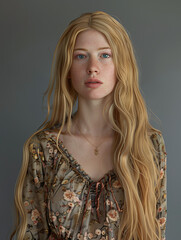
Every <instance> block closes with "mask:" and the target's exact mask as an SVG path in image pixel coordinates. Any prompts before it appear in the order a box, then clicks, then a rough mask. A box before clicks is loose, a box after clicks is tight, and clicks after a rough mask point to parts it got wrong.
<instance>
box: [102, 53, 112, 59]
mask: <svg viewBox="0 0 181 240" xmlns="http://www.w3.org/2000/svg"><path fill="white" fill-rule="evenodd" d="M102 56H103V58H109V57H110V55H109V54H108V53H103V54H102Z"/></svg>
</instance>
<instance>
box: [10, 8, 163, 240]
mask: <svg viewBox="0 0 181 240" xmlns="http://www.w3.org/2000/svg"><path fill="white" fill-rule="evenodd" d="M88 29H94V30H97V31H99V32H100V33H102V34H103V35H104V36H105V37H106V39H107V41H108V43H109V45H110V47H111V49H112V54H113V61H114V64H115V69H116V77H117V83H116V86H115V88H114V91H113V94H112V95H110V97H109V98H107V99H106V102H105V106H104V109H103V113H104V114H103V115H105V114H107V116H108V120H109V122H110V124H111V126H112V129H113V130H114V131H115V136H116V137H115V144H114V169H115V172H116V174H117V176H118V179H119V180H120V182H121V183H122V186H123V188H124V195H125V203H124V211H123V214H122V217H121V219H120V226H119V232H118V239H121V240H131V239H134V240H153V239H155V240H156V239H157V240H159V239H161V232H160V227H159V222H158V220H157V219H156V202H157V200H158V197H159V187H160V181H159V179H160V178H159V174H160V173H159V169H158V168H157V167H156V164H155V159H156V154H155V149H154V147H153V144H152V142H151V140H150V136H151V134H152V133H155V132H159V131H158V130H157V129H155V128H153V127H152V126H151V125H150V123H149V120H148V113H147V109H146V105H145V102H144V99H143V97H142V95H141V93H140V90H139V80H138V79H139V78H138V67H137V63H136V59H135V55H134V51H133V47H132V44H131V41H130V38H129V36H128V33H127V32H126V30H125V29H124V27H123V26H122V25H121V24H120V23H119V22H118V21H117V20H116V19H115V18H113V17H111V16H110V15H109V14H107V13H105V12H101V11H96V12H93V13H85V14H82V15H81V16H80V17H78V18H76V19H75V20H73V21H71V22H70V24H69V25H68V27H67V29H66V30H65V32H64V33H63V34H62V36H61V38H60V40H59V42H58V44H57V47H56V50H55V54H54V59H53V65H52V73H51V79H50V83H49V86H48V89H47V91H46V92H45V95H47V106H48V113H47V117H46V119H45V121H44V122H43V124H42V125H41V126H40V129H39V130H38V131H36V132H35V133H34V134H33V135H32V136H31V137H30V138H28V140H27V141H26V142H25V145H24V149H23V164H22V168H21V170H20V174H19V177H18V180H17V184H16V191H15V206H16V210H17V222H16V227H15V231H14V232H13V233H12V235H11V239H12V237H13V235H14V234H15V233H17V236H18V240H22V239H23V237H24V235H25V231H26V224H27V221H26V212H25V209H24V207H23V200H22V189H23V183H24V179H25V176H26V171H27V167H28V161H29V153H28V151H29V150H28V146H29V142H30V139H31V138H32V137H33V136H34V135H35V134H37V133H38V132H40V131H42V130H44V129H47V128H52V127H53V126H55V125H56V124H60V126H61V127H60V129H59V133H58V135H57V147H58V138H59V136H60V134H61V132H62V130H63V128H64V126H65V123H67V128H66V131H67V132H68V133H69V134H71V132H70V129H71V124H72V121H71V116H72V112H73V107H74V104H75V102H76V99H77V93H76V91H75V90H74V89H73V87H72V85H71V83H70V82H69V81H68V73H69V70H70V68H71V64H72V55H73V49H74V45H75V41H76V38H77V35H78V34H79V33H80V32H82V31H85V30H88ZM53 92H54V94H53ZM52 95H53V103H52V110H51V106H50V104H51V103H50V102H51V96H52ZM50 112H51V114H50ZM49 117H50V119H49ZM59 150H60V149H59ZM60 151H61V150H60ZM156 161H157V160H156ZM157 163H158V162H157ZM156 193H157V194H156Z"/></svg>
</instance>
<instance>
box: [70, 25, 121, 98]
mask: <svg viewBox="0 0 181 240" xmlns="http://www.w3.org/2000/svg"><path fill="white" fill-rule="evenodd" d="M69 73H70V74H69V75H70V78H71V82H72V86H73V87H74V89H75V90H76V91H77V93H78V94H80V95H82V96H84V97H85V96H86V97H95V98H98V97H99V98H101V97H104V96H106V95H108V94H109V93H110V92H111V91H112V90H113V88H114V86H115V83H116V76H115V66H114V63H113V57H112V51H111V48H110V45H109V44H108V42H107V40H106V38H105V36H104V35H103V34H102V33H100V32H98V31H96V30H93V29H90V30H86V31H83V32H81V33H79V34H78V36H77V39H76V42H75V46H74V53H73V58H72V66H71V69H70V72H69ZM89 79H93V80H95V81H100V82H101V84H100V85H99V84H98V85H99V86H98V87H95V85H94V87H90V86H89V87H88V86H87V85H86V84H85V83H86V81H88V80H89ZM93 80H92V81H93ZM95 81H94V83H95Z"/></svg>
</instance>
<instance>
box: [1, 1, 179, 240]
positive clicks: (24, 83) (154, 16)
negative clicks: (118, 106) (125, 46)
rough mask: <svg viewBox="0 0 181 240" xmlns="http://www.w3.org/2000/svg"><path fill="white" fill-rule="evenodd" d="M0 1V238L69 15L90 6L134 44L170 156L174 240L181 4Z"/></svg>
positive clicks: (171, 235)
mask: <svg viewBox="0 0 181 240" xmlns="http://www.w3.org/2000/svg"><path fill="white" fill-rule="evenodd" d="M0 4H1V6H0V18H1V21H0V24H1V28H0V29H1V37H0V46H1V54H0V56H1V58H0V61H1V62H0V66H1V70H0V74H1V76H0V77H1V78H0V81H1V85H0V90H1V94H0V96H1V100H0V107H1V108H0V109H1V118H0V121H1V132H0V141H1V144H0V146H1V152H0V153H1V158H0V164H1V167H0V171H1V172H0V178H1V181H0V184H1V186H0V189H1V204H0V207H1V209H0V213H1V218H0V239H1V240H3V239H8V236H9V233H10V231H11V227H12V222H13V191H14V185H15V181H16V178H17V176H18V172H19V169H20V166H21V161H22V148H23V144H24V142H25V140H26V139H27V138H28V137H29V136H30V135H31V134H32V133H33V132H34V131H35V130H36V129H37V128H38V127H39V126H40V125H41V123H42V122H43V120H44V118H45V114H46V108H45V107H42V96H43V93H44V91H45V90H46V88H47V86H48V82H49V77H50V68H51V62H52V56H53V52H54V49H55V46H56V43H57V41H58V39H59V37H60V35H61V34H62V32H63V31H64V30H65V28H66V26H67V25H68V23H69V22H70V20H72V19H74V18H75V17H78V16H79V15H80V14H81V13H83V12H89V11H95V10H102V11H105V12H107V13H109V14H111V15H112V16H113V17H115V18H117V19H118V18H119V19H120V22H121V23H122V24H123V26H124V27H125V28H126V30H127V31H128V33H129V35H130V37H131V40H132V43H133V46H134V48H135V52H136V58H137V62H138V66H139V71H140V88H141V90H142V94H143V97H144V99H145V101H146V104H147V107H148V111H149V115H150V121H151V123H152V125H153V126H154V127H156V128H158V129H160V130H161V131H162V133H163V136H164V139H165V144H166V150H167V155H168V160H167V169H168V170H167V187H168V218H167V239H170V240H172V239H178V238H179V232H180V229H179V226H180V197H181V194H180V191H179V190H180V183H181V177H180V175H181V174H180V165H181V163H180V158H179V154H178V153H179V150H180V147H181V145H180V140H179V139H181V129H180V124H179V123H180V122H181V113H180V105H181V96H180V90H181V82H180V80H181V79H180V75H181V59H180V56H181V45H180V44H181V25H180V23H181V14H180V12H181V1H176V0H170V1H168V0H152V1H146V0H142V1H141V0H132V1H131V0H125V1H121V0H119V1H118V0H117V1H110V0H96V1H94V0H91V1H86V0H76V1H75V0H72V1H70V0H66V1H61V0H52V1H50V0H49V1H48V0H38V1H37V0H36V1H35V0H31V1H28V0H24V1H23V0H22V1H15V0H11V1H10V0H4V1H2V0H1V1H0Z"/></svg>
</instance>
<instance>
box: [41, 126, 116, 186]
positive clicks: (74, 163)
mask: <svg viewBox="0 0 181 240" xmlns="http://www.w3.org/2000/svg"><path fill="white" fill-rule="evenodd" d="M44 133H45V135H46V138H47V139H48V140H50V141H52V140H53V142H54V144H56V139H57V134H56V133H51V131H48V130H46V131H44ZM58 143H59V147H60V148H61V150H62V151H63V153H64V154H65V156H66V157H67V158H68V160H69V162H70V164H71V165H72V166H73V168H74V169H76V170H77V171H78V173H79V174H80V175H81V176H82V177H83V178H84V179H85V180H87V181H88V182H89V183H91V184H93V183H99V182H101V181H102V180H104V182H107V181H109V180H110V177H111V178H112V177H115V176H116V174H115V171H114V169H111V170H109V171H108V172H107V173H105V174H104V176H103V177H101V178H100V179H99V180H93V179H92V178H91V177H90V176H89V174H88V173H87V172H86V171H85V170H84V169H83V168H82V166H81V165H80V164H79V162H78V161H77V160H76V159H75V158H74V157H73V156H72V154H70V152H69V151H68V149H67V148H66V147H65V145H64V143H63V141H62V140H60V139H59V140H58Z"/></svg>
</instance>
